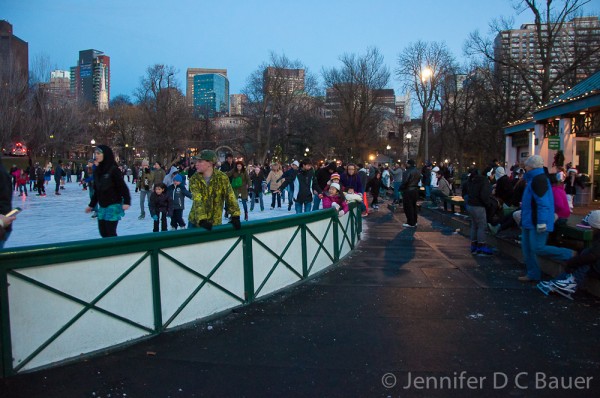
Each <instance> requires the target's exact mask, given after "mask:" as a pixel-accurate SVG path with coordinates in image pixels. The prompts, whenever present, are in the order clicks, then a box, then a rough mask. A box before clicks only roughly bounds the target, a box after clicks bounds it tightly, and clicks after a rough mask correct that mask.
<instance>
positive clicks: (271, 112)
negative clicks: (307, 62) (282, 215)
mask: <svg viewBox="0 0 600 398" xmlns="http://www.w3.org/2000/svg"><path fill="white" fill-rule="evenodd" d="M316 90H317V79H316V77H315V76H313V75H312V73H311V72H310V71H309V70H308V68H306V66H304V65H303V64H302V63H301V62H300V61H298V60H295V61H292V60H290V59H289V58H287V56H285V55H284V54H283V55H277V54H275V53H273V52H272V53H271V54H270V57H269V61H268V62H267V63H264V64H262V65H260V66H259V67H258V69H256V70H255V71H254V72H253V73H252V74H251V75H250V77H249V78H248V81H247V83H246V86H245V88H244V89H243V90H242V93H243V94H245V95H246V96H247V97H248V104H247V107H248V114H247V118H246V131H247V133H248V134H247V135H246V147H247V151H248V152H251V153H252V155H253V156H254V158H255V159H254V160H255V161H257V162H260V163H262V162H264V161H265V159H266V158H267V155H268V153H269V151H270V150H271V149H272V147H273V146H274V145H275V144H284V146H285V144H286V143H287V142H288V141H289V139H290V137H291V135H292V130H291V128H290V126H291V122H292V119H293V113H294V112H296V111H297V110H298V108H299V106H300V101H302V99H303V98H305V97H306V95H307V94H308V95H310V94H314V93H315V92H316Z"/></svg>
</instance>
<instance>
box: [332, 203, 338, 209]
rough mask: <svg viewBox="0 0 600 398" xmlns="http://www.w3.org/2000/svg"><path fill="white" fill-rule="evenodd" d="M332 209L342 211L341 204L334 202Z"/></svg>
mask: <svg viewBox="0 0 600 398" xmlns="http://www.w3.org/2000/svg"><path fill="white" fill-rule="evenodd" d="M331 207H333V208H334V209H336V210H339V209H340V204H339V203H336V202H333V203H332V204H331Z"/></svg>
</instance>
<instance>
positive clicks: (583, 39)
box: [494, 17, 600, 99]
mask: <svg viewBox="0 0 600 398" xmlns="http://www.w3.org/2000/svg"><path fill="white" fill-rule="evenodd" d="M544 26H546V25H544ZM550 26H551V27H552V29H553V30H556V28H557V26H556V25H550ZM541 34H542V37H547V35H548V33H547V32H546V31H543V32H541ZM554 34H555V36H556V42H555V43H556V44H555V45H554V48H553V49H552V53H551V54H550V56H551V57H552V59H553V63H552V67H551V69H550V80H552V79H554V78H556V77H557V76H558V71H562V70H564V69H565V67H566V66H567V65H570V64H572V63H573V61H574V60H576V59H578V58H579V59H581V58H582V57H584V58H587V60H586V61H585V62H583V63H582V64H581V65H580V66H579V67H578V68H577V69H575V70H574V71H573V72H572V73H569V74H567V75H566V76H565V78H564V79H563V80H562V81H561V85H560V86H557V87H556V90H557V94H558V93H559V92H562V91H563V90H564V89H566V88H567V87H569V86H571V85H574V84H575V83H577V82H579V81H581V80H583V79H585V78H587V77H588V76H590V75H591V74H593V73H594V72H595V71H596V70H598V68H599V67H600V52H599V51H597V49H598V48H599V47H600V20H599V18H598V17H581V18H573V19H572V20H571V21H567V22H565V23H564V25H563V26H562V28H561V29H560V30H556V32H555V33H554ZM537 35H538V31H537V27H536V25H535V24H532V23H528V24H523V25H521V28H520V29H511V30H505V31H502V32H500V33H499V34H498V35H497V36H496V39H495V43H494V51H495V57H496V59H502V60H505V61H507V62H511V63H518V64H520V65H522V66H523V65H524V66H526V68H525V69H526V70H530V71H532V72H537V73H543V69H544V68H543V65H542V58H541V51H540V48H539V47H538V39H537ZM589 54H591V56H589V57H587V56H586V55H589ZM495 68H496V73H497V74H498V75H499V76H500V77H502V78H503V79H504V80H505V81H510V82H513V83H519V79H522V77H521V76H517V75H516V74H514V72H512V73H513V74H512V75H511V70H510V69H509V68H508V67H506V66H504V65H502V64H501V63H500V62H497V63H496V65H495ZM534 76H535V74H534V73H532V74H531V76H530V77H528V80H530V83H533V84H534V85H536V84H538V83H537V82H535V81H533V79H534ZM521 84H523V83H521ZM538 85H539V84H538ZM522 97H528V96H527V95H526V94H525V92H524V94H523V95H522ZM524 99H529V98H524Z"/></svg>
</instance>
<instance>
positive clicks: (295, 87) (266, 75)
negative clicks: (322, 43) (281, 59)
mask: <svg viewBox="0 0 600 398" xmlns="http://www.w3.org/2000/svg"><path fill="white" fill-rule="evenodd" d="M263 84H264V87H263V91H264V93H265V94H266V93H269V94H273V93H280V94H281V93H288V94H291V93H300V92H303V91H304V69H284V68H274V67H272V66H269V67H268V68H266V69H265V70H264V72H263Z"/></svg>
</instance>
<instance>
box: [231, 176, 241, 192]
mask: <svg viewBox="0 0 600 398" xmlns="http://www.w3.org/2000/svg"><path fill="white" fill-rule="evenodd" d="M242 184H243V182H242V176H241V175H239V176H237V177H233V179H232V180H231V187H232V188H233V189H237V188H241V187H242Z"/></svg>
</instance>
